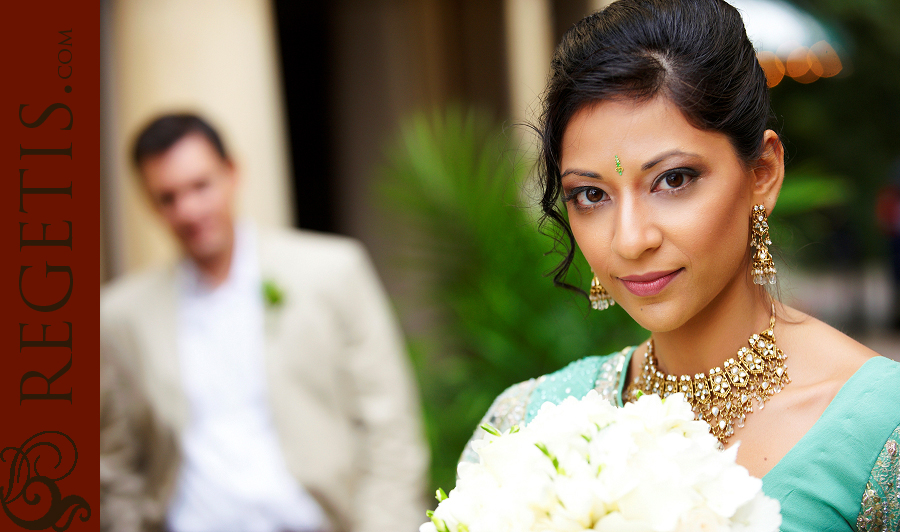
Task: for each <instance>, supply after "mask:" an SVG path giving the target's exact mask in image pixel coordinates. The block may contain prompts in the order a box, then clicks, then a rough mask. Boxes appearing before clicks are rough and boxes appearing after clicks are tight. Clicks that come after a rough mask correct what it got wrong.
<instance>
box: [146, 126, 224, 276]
mask: <svg viewBox="0 0 900 532" xmlns="http://www.w3.org/2000/svg"><path fill="white" fill-rule="evenodd" d="M140 171H141V173H142V174H143V178H144V184H145V185H146V187H147V191H148V192H149V194H150V198H151V201H152V202H153V205H154V207H155V208H156V210H157V212H159V214H160V215H161V216H162V217H163V220H165V222H166V224H167V225H168V226H169V228H170V229H171V230H172V232H173V233H174V234H175V237H176V238H177V239H178V240H179V242H181V245H182V247H183V248H184V250H185V252H186V253H187V254H188V255H190V256H191V258H193V259H194V260H195V261H198V262H207V261H212V260H215V259H217V258H220V257H221V256H222V254H228V253H230V251H231V244H232V239H233V224H234V213H233V210H234V194H235V186H236V181H237V177H236V175H235V169H234V166H233V164H232V163H231V162H230V161H228V160H224V159H222V158H221V157H220V156H219V154H218V153H217V152H216V150H215V148H213V146H212V144H210V142H209V141H208V140H207V139H206V138H205V137H204V136H202V135H200V134H196V133H195V134H189V135H187V136H185V137H184V138H182V139H181V140H179V141H178V142H176V143H175V144H174V145H172V147H171V148H169V149H168V150H167V151H165V152H163V153H162V154H159V155H155V156H153V157H149V158H147V159H146V160H144V162H143V163H142V164H141V166H140Z"/></svg>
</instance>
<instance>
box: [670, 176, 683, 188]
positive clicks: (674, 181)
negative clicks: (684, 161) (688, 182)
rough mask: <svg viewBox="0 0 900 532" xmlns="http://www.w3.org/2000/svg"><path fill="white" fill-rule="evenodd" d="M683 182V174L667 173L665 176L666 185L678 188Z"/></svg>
mask: <svg viewBox="0 0 900 532" xmlns="http://www.w3.org/2000/svg"><path fill="white" fill-rule="evenodd" d="M683 184H684V174H669V175H667V176H666V186H667V187H669V188H678V187H680V186H681V185H683Z"/></svg>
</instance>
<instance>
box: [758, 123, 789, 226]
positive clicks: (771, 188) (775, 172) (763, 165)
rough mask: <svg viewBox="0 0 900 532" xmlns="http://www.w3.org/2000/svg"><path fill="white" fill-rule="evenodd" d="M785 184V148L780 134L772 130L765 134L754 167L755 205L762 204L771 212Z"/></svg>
mask: <svg viewBox="0 0 900 532" xmlns="http://www.w3.org/2000/svg"><path fill="white" fill-rule="evenodd" d="M783 182H784V146H783V145H782V144H781V139H780V138H779V137H778V134H777V133H775V132H774V131H772V130H771V129H768V130H766V132H765V133H764V134H763V140H762V151H761V153H760V156H759V158H758V159H757V160H756V164H755V165H754V167H753V197H754V200H753V202H754V203H762V204H764V205H765V206H766V208H767V209H768V211H769V212H772V209H773V208H774V207H775V200H777V199H778V193H779V192H780V191H781V185H782V183H783Z"/></svg>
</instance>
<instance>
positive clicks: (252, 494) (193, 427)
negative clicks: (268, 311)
mask: <svg viewBox="0 0 900 532" xmlns="http://www.w3.org/2000/svg"><path fill="white" fill-rule="evenodd" d="M262 286H263V279H262V277H261V274H260V271H259V263H258V258H257V253H256V242H255V234H254V232H253V230H252V228H250V227H246V226H240V225H239V226H238V227H237V229H236V230H235V248H234V252H233V255H232V261H231V269H230V271H229V274H228V279H227V280H226V281H225V282H224V283H222V284H221V285H220V286H217V287H214V288H210V287H209V285H207V284H205V283H204V280H203V279H202V278H201V276H200V273H199V271H198V270H197V268H196V267H195V266H194V264H193V263H192V262H190V261H189V260H185V261H183V262H182V263H181V264H180V266H179V288H180V291H179V302H178V355H179V362H180V370H181V376H182V383H183V385H184V389H185V392H186V395H187V398H188V401H189V403H190V407H191V411H190V413H191V417H190V423H189V424H188V426H187V429H186V430H185V432H184V434H183V436H182V440H181V446H182V456H183V461H182V464H181V470H180V472H179V478H178V483H177V487H176V491H175V497H174V499H173V503H172V505H171V506H170V508H169V512H168V515H167V524H168V527H169V528H170V529H171V530H172V531H173V532H281V531H284V530H291V531H313V530H324V529H325V528H326V518H325V516H324V514H323V511H322V509H321V508H320V507H319V505H318V504H317V503H316V501H315V500H314V499H313V498H312V497H311V496H310V495H309V494H308V493H307V492H306V491H305V490H304V489H303V488H302V486H300V485H299V484H298V482H297V481H296V480H295V479H294V478H293V477H292V476H291V474H290V473H289V472H288V469H287V465H286V463H285V460H284V455H283V453H282V450H281V448H280V446H279V443H278V438H277V434H276V432H275V427H274V425H273V422H272V418H271V412H270V408H269V404H268V396H267V390H266V375H265V371H266V368H265V362H264V357H263V353H264V338H265V336H264V314H265V307H264V300H263V289H262Z"/></svg>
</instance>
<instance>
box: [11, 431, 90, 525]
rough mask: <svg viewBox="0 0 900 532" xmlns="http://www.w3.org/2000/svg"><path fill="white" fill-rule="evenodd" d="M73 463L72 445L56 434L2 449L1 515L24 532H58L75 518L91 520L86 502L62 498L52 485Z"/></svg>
mask: <svg viewBox="0 0 900 532" xmlns="http://www.w3.org/2000/svg"><path fill="white" fill-rule="evenodd" d="M54 462H55V463H54ZM77 462H78V449H76V447H75V442H74V441H73V440H72V438H70V437H69V436H67V435H65V434H63V433H62V432H58V431H50V430H48V431H43V432H38V433H37V434H35V435H34V436H31V437H30V438H28V439H27V440H25V442H24V443H22V445H21V446H19V447H6V448H4V449H3V450H2V451H0V463H2V464H3V465H6V464H9V479H8V483H7V484H6V485H5V486H3V485H0V506H2V507H3V511H4V512H5V513H6V515H7V516H8V517H9V518H10V519H11V520H12V522H13V523H15V524H16V525H18V526H19V527H20V528H22V529H25V530H46V529H48V528H53V530H56V531H57V532H62V531H63V530H66V529H68V528H69V526H70V525H71V524H72V521H73V520H74V519H75V517H76V516H77V517H78V519H80V520H81V521H82V522H86V521H87V520H88V519H90V517H91V507H90V505H89V504H88V503H87V501H86V500H84V498H82V497H80V496H78V495H66V496H65V497H63V496H62V493H61V491H60V489H59V486H57V485H56V483H57V482H58V481H60V480H62V479H64V478H66V477H67V476H69V474H70V473H71V472H72V471H73V470H74V469H75V464H76V463H77ZM0 473H2V470H0Z"/></svg>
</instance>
